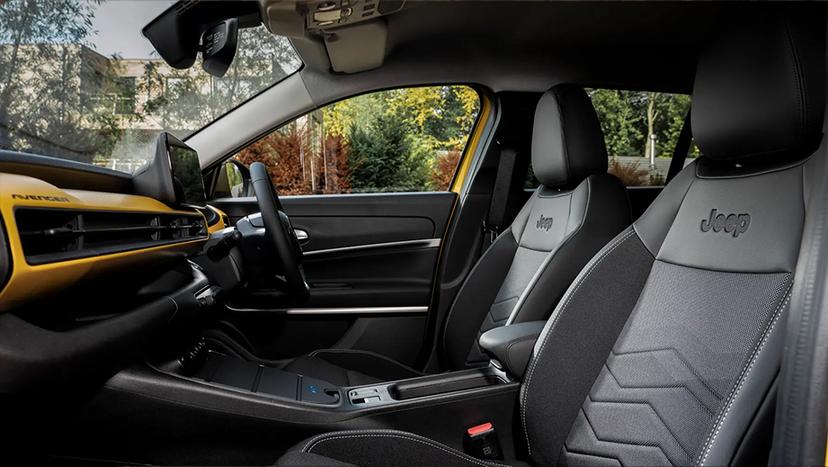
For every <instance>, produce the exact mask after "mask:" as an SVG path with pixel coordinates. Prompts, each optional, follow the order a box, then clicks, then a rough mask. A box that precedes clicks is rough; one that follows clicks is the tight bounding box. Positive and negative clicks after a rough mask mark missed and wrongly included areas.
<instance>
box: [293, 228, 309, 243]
mask: <svg viewBox="0 0 828 467" xmlns="http://www.w3.org/2000/svg"><path fill="white" fill-rule="evenodd" d="M293 234H294V235H296V240H299V243H304V242H307V241H308V239H309V238H310V235H308V232H307V231H306V230H302V229H293Z"/></svg>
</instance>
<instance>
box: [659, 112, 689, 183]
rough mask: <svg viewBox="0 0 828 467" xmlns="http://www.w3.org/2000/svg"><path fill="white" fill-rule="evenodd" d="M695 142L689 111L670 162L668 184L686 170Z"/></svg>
mask: <svg viewBox="0 0 828 467" xmlns="http://www.w3.org/2000/svg"><path fill="white" fill-rule="evenodd" d="M692 142H693V128H692V127H691V126H690V110H688V111H687V116H685V117H684V125H682V126H681V132H680V133H679V136H678V140H676V147H675V148H674V149H673V159H672V160H671V161H670V168H669V169H668V170H667V181H666V183H665V185H666V184H667V183H670V180H672V179H673V177H675V176H676V175H678V173H679V172H681V169H683V168H684V161H686V160H687V154H688V153H689V152H690V144H691V143H692Z"/></svg>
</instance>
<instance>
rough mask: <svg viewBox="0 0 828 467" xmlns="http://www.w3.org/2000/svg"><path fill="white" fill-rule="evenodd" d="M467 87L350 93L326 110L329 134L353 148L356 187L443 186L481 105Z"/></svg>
mask: <svg viewBox="0 0 828 467" xmlns="http://www.w3.org/2000/svg"><path fill="white" fill-rule="evenodd" d="M479 101H480V99H479V97H478V95H477V92H476V91H475V90H474V89H472V88H470V87H467V86H423V87H414V88H401V89H393V90H389V91H380V92H374V93H369V94H364V95H361V96H356V97H352V98H350V99H346V100H343V101H340V102H337V103H334V104H331V105H329V106H327V107H325V108H323V109H322V112H321V113H322V121H323V125H324V130H325V132H326V134H327V135H331V136H344V137H345V138H346V139H347V140H348V141H347V142H346V146H347V147H349V148H350V151H351V152H350V154H349V155H348V167H349V169H348V180H349V182H350V184H349V186H350V189H351V190H353V191H363V192H364V191H421V190H445V189H447V188H448V185H449V183H450V179H451V177H452V175H453V174H454V171H453V169H454V168H456V164H455V165H454V166H453V167H451V168H450V167H449V166H448V164H447V162H448V161H454V162H456V161H457V160H458V159H459V152H460V151H462V149H463V148H464V147H465V144H466V141H467V139H468V137H469V133H470V132H471V127H472V125H473V123H474V119H475V118H476V117H477V113H478V111H479V107H480V102H479Z"/></svg>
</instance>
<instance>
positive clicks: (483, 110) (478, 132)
mask: <svg viewBox="0 0 828 467" xmlns="http://www.w3.org/2000/svg"><path fill="white" fill-rule="evenodd" d="M491 115H492V103H491V102H490V101H489V98H488V97H486V96H483V95H481V96H480V118H478V119H477V123H476V124H475V126H474V130H473V132H472V135H471V138H470V139H469V143H468V144H467V145H466V150H465V151H464V152H463V157H462V158H461V159H460V166H459V167H458V168H457V175H455V176H454V181H453V182H452V183H451V190H450V191H453V192H455V193H457V194H460V190H461V189H462V188H463V183H465V181H466V177H468V175H469V168H470V167H471V163H472V159H473V158H474V154H475V153H476V152H477V147H478V146H479V145H480V140H481V139H482V138H483V130H484V129H485V128H486V124H487V123H489V118H491Z"/></svg>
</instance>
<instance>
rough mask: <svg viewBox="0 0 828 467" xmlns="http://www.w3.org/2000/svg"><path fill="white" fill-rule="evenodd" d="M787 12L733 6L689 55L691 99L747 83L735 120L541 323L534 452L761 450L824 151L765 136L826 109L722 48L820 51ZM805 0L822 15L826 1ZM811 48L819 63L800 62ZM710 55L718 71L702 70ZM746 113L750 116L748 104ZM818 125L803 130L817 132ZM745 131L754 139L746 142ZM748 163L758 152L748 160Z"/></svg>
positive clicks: (534, 380)
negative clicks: (749, 11)
mask: <svg viewBox="0 0 828 467" xmlns="http://www.w3.org/2000/svg"><path fill="white" fill-rule="evenodd" d="M790 8H792V9H798V8H799V7H796V6H795V7H790ZM787 10H788V7H784V8H778V7H774V8H760V9H759V11H761V12H762V13H763V15H762V16H761V17H752V16H749V17H737V18H731V21H735V23H731V22H727V23H725V24H724V25H723V28H722V29H721V30H719V31H718V32H717V34H715V35H714V36H713V46H712V47H711V49H709V50H712V52H708V53H707V54H706V55H703V56H702V57H701V58H700V65H699V70H700V73H708V74H710V76H707V77H704V79H702V80H697V82H696V88H695V96H694V97H695V98H696V99H698V100H702V101H705V100H708V99H711V94H712V97H716V96H719V95H720V94H719V92H720V90H721V89H725V88H727V89H734V90H735V88H736V87H738V85H743V86H744V88H745V89H746V90H748V91H745V90H740V91H739V92H740V93H741V94H742V97H740V98H738V99H729V98H726V97H723V98H722V101H721V104H720V112H721V115H725V116H729V118H733V119H739V120H740V122H738V123H727V124H726V125H728V128H729V131H732V133H728V132H722V131H721V130H720V129H718V128H714V127H712V126H710V125H700V126H696V125H695V124H694V130H695V131H696V132H697V137H698V139H699V141H707V142H709V143H712V146H708V147H711V148H712V150H713V151H714V154H715V155H714V156H713V158H714V159H715V160H712V159H708V156H707V155H705V157H704V158H703V159H702V160H700V161H698V162H697V163H693V164H691V165H689V166H688V167H686V168H685V169H684V170H683V171H682V172H681V173H680V174H679V175H678V176H677V177H676V178H675V179H674V180H673V181H672V182H671V183H670V185H668V186H667V188H666V189H665V190H664V191H663V192H662V193H661V194H660V195H659V197H658V198H657V199H656V200H655V202H654V203H653V205H652V206H651V207H650V208H649V209H648V210H647V211H646V212H645V214H644V215H643V216H642V217H641V218H640V219H638V220H637V221H636V222H635V223H634V224H633V226H632V227H630V228H629V229H627V230H625V231H624V232H623V233H621V234H620V235H619V236H618V237H616V238H615V239H614V240H613V241H611V242H610V243H609V244H607V245H606V246H605V247H604V248H603V249H602V250H601V251H600V252H599V253H598V254H597V255H596V256H595V257H594V258H593V259H592V260H591V261H590V262H589V264H588V265H587V266H586V267H585V268H584V269H583V270H582V271H581V273H580V274H579V276H578V278H577V279H576V280H575V282H574V283H573V284H572V285H571V286H570V288H569V289H568V290H567V292H566V294H565V295H564V297H563V298H562V299H561V301H560V303H559V304H558V306H557V308H556V309H555V311H554V312H553V314H552V316H551V317H550V319H549V320H548V321H547V323H546V325H545V327H544V330H543V332H542V334H541V336H540V338H539V339H538V341H537V343H536V345H535V348H534V355H533V358H532V360H531V361H530V364H529V367H528V369H527V373H526V377H525V379H524V381H523V384H522V387H521V393H520V420H521V430H522V433H521V434H522V435H523V436H524V437H525V439H526V447H527V455H528V458H529V460H530V461H531V463H532V464H535V465H555V464H559V465H607V466H609V465H613V466H618V465H691V464H692V465H717V466H718V465H730V464H733V463H738V462H740V461H748V460H749V461H750V462H751V463H756V464H763V463H766V462H767V454H768V450H769V449H770V446H769V445H768V444H767V442H766V440H767V439H769V438H768V433H767V431H768V429H769V427H770V426H771V423H770V422H769V417H772V410H769V409H768V408H769V407H773V400H772V398H773V397H775V392H776V391H775V389H774V388H775V386H776V382H775V381H776V379H777V375H778V373H779V365H780V359H781V355H782V349H783V346H784V341H783V332H782V329H781V328H782V326H781V325H780V323H782V322H783V320H784V316H785V315H786V313H787V308H788V304H789V300H790V294H791V289H792V285H793V281H794V280H796V279H795V278H794V271H795V268H796V263H797V260H798V255H799V244H800V239H801V236H802V230H803V225H804V218H805V215H806V208H805V207H806V205H808V201H809V198H810V187H812V186H813V185H814V180H812V178H811V177H812V176H813V175H814V174H816V173H822V171H817V170H815V169H814V167H815V166H816V165H817V164H824V163H825V161H824V160H821V153H822V151H820V152H819V153H817V155H810V156H806V157H805V158H804V159H801V160H799V161H798V162H796V163H791V161H792V155H791V152H790V151H789V149H790V148H793V147H795V146H796V143H795V142H794V141H793V140H792V139H791V138H789V136H786V135H788V134H789V133H788V130H786V132H783V133H778V134H776V136H773V137H769V136H767V135H765V134H764V132H767V131H770V132H773V131H774V130H773V129H771V128H768V124H769V122H771V120H772V121H773V124H780V125H783V126H786V127H788V128H795V127H796V128H811V127H810V126H809V125H805V127H799V126H798V125H801V124H802V115H803V114H801V113H798V112H790V111H789V109H791V108H807V109H811V111H810V112H813V113H814V114H815V115H812V118H814V119H817V120H821V119H822V113H823V110H821V109H824V106H825V99H824V95H823V94H822V93H804V94H803V93H790V94H785V93H783V95H784V96H786V100H780V99H781V98H780V97H779V96H777V97H774V98H773V99H772V100H771V101H768V100H767V98H766V95H767V94H772V93H774V92H776V91H777V86H779V83H780V81H779V80H777V79H774V80H768V79H766V78H764V77H762V76H755V77H753V76H750V74H749V73H747V72H746V71H745V70H746V69H750V70H753V62H752V61H750V60H748V61H747V62H745V61H743V60H741V59H739V58H737V57H735V56H732V58H733V59H732V60H721V57H722V55H721V50H724V51H731V52H730V53H731V54H737V52H739V53H744V54H746V55H748V56H751V55H753V56H755V54H754V53H753V52H754V51H753V50H752V49H753V48H754V47H755V48H757V49H759V50H765V48H768V47H770V48H771V49H773V47H776V46H781V45H785V46H788V47H791V48H792V49H793V50H799V51H803V50H804V49H805V48H808V47H818V48H819V47H822V45H821V43H822V41H824V38H825V36H824V34H822V33H820V34H815V35H808V34H806V33H805V31H807V29H799V28H798V24H799V23H798V21H799V19H797V16H789V15H788V14H787V13H788V11H787ZM808 10H809V12H810V14H812V15H813V14H815V13H818V16H819V17H820V18H821V21H822V22H823V23H824V21H825V16H824V12H825V5H818V6H815V7H814V6H812V7H810V8H808ZM802 21H805V22H807V21H810V18H808V17H806V18H804V19H802ZM730 24H740V25H742V26H739V27H734V28H730V27H729V25H730ZM786 24H792V25H796V26H794V29H791V32H790V33H789V34H776V35H773V36H772V37H774V38H775V39H774V40H775V41H779V42H780V43H774V44H770V43H768V42H767V40H766V38H765V34H766V32H767V31H768V30H775V29H774V28H776V27H782V28H784V27H787V26H785V25H786ZM823 32H824V30H823ZM817 55H818V54H810V53H806V52H802V53H798V54H797V57H798V58H797V60H795V61H794V62H791V61H789V60H780V61H778V62H773V63H769V64H768V66H770V68H771V69H770V70H763V72H767V73H770V74H772V75H774V74H779V75H782V74H785V73H787V74H789V77H791V78H792V79H798V78H793V77H796V76H801V75H803V74H808V71H807V70H808V69H809V68H810V67H817V66H824V55H821V56H817ZM808 57H813V58H812V59H813V60H814V61H813V62H811V63H805V62H804V61H803V60H810V59H809V58H808ZM711 61H712V63H715V64H716V65H715V67H714V68H716V67H718V68H719V71H718V73H719V77H720V80H715V79H713V78H714V75H713V74H712V73H713V71H711V69H710V68H709V67H710V66H712V65H711ZM813 76H815V77H816V78H815V79H816V81H810V82H809V83H808V86H809V87H815V86H820V87H824V86H825V85H826V82H825V78H824V76H820V74H819V73H817V74H814V75H813ZM753 78H755V81H751V79H753ZM745 80H747V81H749V82H746V81H745ZM719 81H722V82H719ZM782 81H784V80H782ZM803 82H804V81H803ZM751 95H752V97H753V98H749V97H751ZM802 99H807V102H804V101H802ZM769 102H770V103H772V104H773V105H778V106H779V107H780V109H779V110H780V114H781V115H785V116H786V117H785V118H787V119H789V120H793V121H784V122H783V121H780V120H778V118H777V117H770V115H771V113H772V111H771V109H767V110H766V109H764V108H763V106H765V105H768V103H769ZM752 111H754V112H756V113H758V114H760V117H758V118H754V117H751V116H747V115H749V114H750V113H751V112H752ZM694 112H695V110H694ZM703 115H704V114H703ZM708 115H710V114H709V113H708ZM808 118H811V117H808ZM694 123H695V122H694ZM791 131H793V130H791ZM796 131H800V130H796ZM819 131H820V130H819V129H817V128H816V127H813V128H811V129H810V130H807V131H805V132H800V133H798V134H799V137H801V139H802V140H810V141H814V140H819V139H820V138H821V135H820V134H819ZM747 135H752V136H756V137H757V140H756V141H758V143H756V142H747V141H746V139H745V138H746V136H747ZM779 135H783V136H782V137H780V136H779ZM731 138H732V139H731ZM780 143H782V144H780ZM824 144H825V143H824V142H823V145H824ZM783 147H787V149H785V150H781V149H780V148H783ZM800 156H801V155H800ZM757 159H762V163H761V164H759V165H754V162H755V161H756V160H757ZM794 159H795V158H794ZM716 161H734V162H733V163H728V164H723V165H719V166H718V167H717V170H716V171H715V174H711V173H709V172H705V171H703V170H701V167H702V166H703V165H704V164H706V163H709V162H712V163H715V162H716ZM746 453H750V454H746ZM411 457H412V458H416V455H415V454H412V456H411ZM337 459H340V460H348V456H344V457H337ZM469 465H471V464H469Z"/></svg>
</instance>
